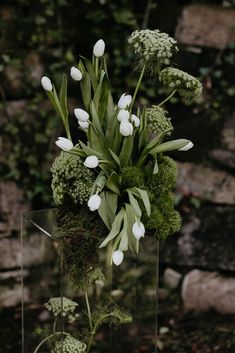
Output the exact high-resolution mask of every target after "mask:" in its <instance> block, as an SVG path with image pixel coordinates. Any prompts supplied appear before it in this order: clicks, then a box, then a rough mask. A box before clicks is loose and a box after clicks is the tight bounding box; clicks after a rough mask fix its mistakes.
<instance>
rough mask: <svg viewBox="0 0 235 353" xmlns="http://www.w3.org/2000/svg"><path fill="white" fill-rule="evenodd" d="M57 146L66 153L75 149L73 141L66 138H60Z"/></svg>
mask: <svg viewBox="0 0 235 353" xmlns="http://www.w3.org/2000/svg"><path fill="white" fill-rule="evenodd" d="M55 144H56V146H58V147H59V148H61V149H62V150H63V151H66V152H68V151H70V150H71V149H72V148H73V147H74V146H73V143H72V141H70V140H69V139H66V138H65V137H58V140H57V141H56V142H55Z"/></svg>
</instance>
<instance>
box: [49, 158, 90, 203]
mask: <svg viewBox="0 0 235 353" xmlns="http://www.w3.org/2000/svg"><path fill="white" fill-rule="evenodd" d="M51 171H52V184H51V187H52V191H53V197H54V200H55V203H56V204H57V205H62V204H63V203H65V202H66V201H67V202H71V201H72V202H73V203H75V204H77V203H79V204H81V205H82V204H84V203H85V202H87V201H88V199H89V196H90V191H91V188H92V186H93V183H94V181H95V176H94V175H93V173H92V172H91V171H90V169H88V168H86V167H85V166H84V164H83V161H82V160H81V158H79V157H78V156H75V155H72V154H69V153H66V152H61V154H60V155H59V156H58V157H57V158H56V159H55V161H54V163H53V165H52V168H51Z"/></svg>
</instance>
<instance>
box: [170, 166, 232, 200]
mask: <svg viewBox="0 0 235 353" xmlns="http://www.w3.org/2000/svg"><path fill="white" fill-rule="evenodd" d="M178 170H179V174H178V179H177V187H176V190H177V192H178V193H179V194H181V195H185V196H190V195H192V196H195V197H198V198H201V199H203V200H208V201H210V202H214V203H217V204H226V205H234V204H235V177H234V176H233V175H230V174H228V173H226V172H224V171H219V170H214V169H212V168H208V167H203V166H201V165H195V164H192V163H178Z"/></svg>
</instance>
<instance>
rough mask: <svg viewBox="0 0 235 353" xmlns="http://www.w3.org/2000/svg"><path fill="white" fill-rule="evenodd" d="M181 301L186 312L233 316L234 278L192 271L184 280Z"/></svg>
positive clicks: (234, 300) (234, 298) (234, 304)
mask: <svg viewBox="0 0 235 353" xmlns="http://www.w3.org/2000/svg"><path fill="white" fill-rule="evenodd" d="M182 299H183V303H184V308H185V309H186V310H195V311H208V310H210V309H214V310H216V311H218V312H219V313H222V314H235V278H234V277H224V276H222V275H220V274H219V273H218V272H203V271H199V270H193V271H191V272H189V273H188V274H187V275H186V276H185V278H184V281H183V285H182Z"/></svg>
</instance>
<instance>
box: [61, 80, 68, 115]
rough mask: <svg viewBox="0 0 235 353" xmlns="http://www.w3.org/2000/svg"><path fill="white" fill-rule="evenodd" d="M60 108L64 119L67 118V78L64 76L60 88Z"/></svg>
mask: <svg viewBox="0 0 235 353" xmlns="http://www.w3.org/2000/svg"><path fill="white" fill-rule="evenodd" d="M60 106H61V110H62V112H63V115H64V119H65V120H67V118H68V107H67V77H66V75H65V74H64V75H63V80H62V84H61V87H60Z"/></svg>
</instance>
